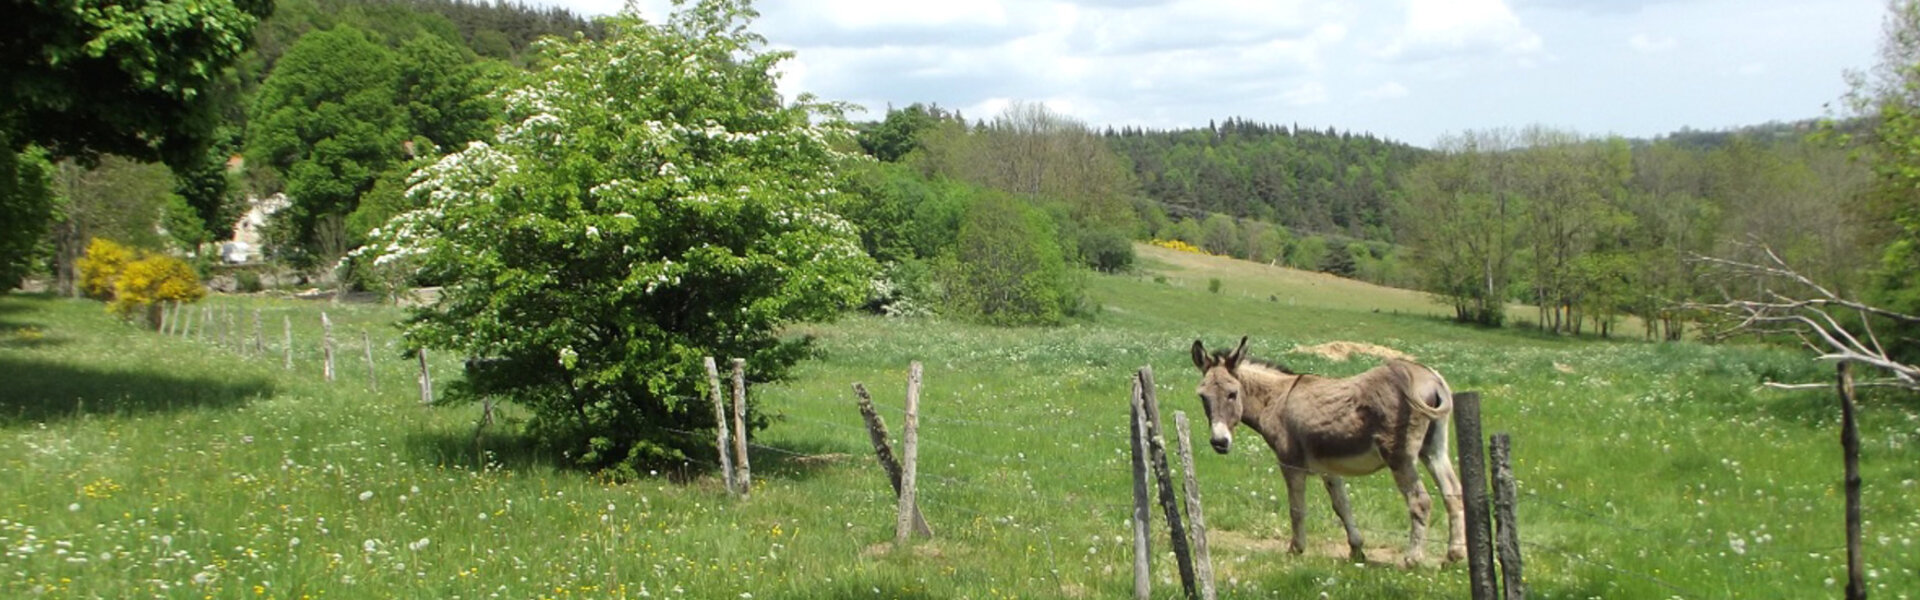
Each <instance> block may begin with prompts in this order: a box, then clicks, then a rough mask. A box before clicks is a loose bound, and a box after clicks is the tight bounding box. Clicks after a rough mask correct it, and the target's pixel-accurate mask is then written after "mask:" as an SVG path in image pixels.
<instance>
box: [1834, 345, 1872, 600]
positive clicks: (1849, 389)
mask: <svg viewBox="0 0 1920 600" xmlns="http://www.w3.org/2000/svg"><path fill="white" fill-rule="evenodd" d="M1836 369H1837V370H1838V379H1839V382H1838V385H1839V387H1840V453H1841V457H1842V458H1841V460H1843V461H1845V463H1846V466H1845V469H1846V470H1845V471H1844V476H1845V477H1846V479H1845V480H1844V482H1845V485H1846V492H1847V600H1866V597H1867V580H1866V578H1865V577H1863V574H1864V572H1865V571H1866V564H1865V563H1866V559H1865V557H1863V556H1861V554H1860V424H1859V423H1858V422H1856V417H1855V415H1854V410H1855V407H1854V404H1853V400H1854V397H1853V364H1852V363H1848V362H1846V361H1840V366H1839V367H1836Z"/></svg>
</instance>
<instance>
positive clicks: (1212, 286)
mask: <svg viewBox="0 0 1920 600" xmlns="http://www.w3.org/2000/svg"><path fill="white" fill-rule="evenodd" d="M1207 292H1208V293H1212V294H1218V293H1220V278H1219V277H1208V278H1207Z"/></svg>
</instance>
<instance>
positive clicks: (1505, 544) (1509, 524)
mask: <svg viewBox="0 0 1920 600" xmlns="http://www.w3.org/2000/svg"><path fill="white" fill-rule="evenodd" d="M1488 453H1489V454H1491V455H1492V458H1493V516H1494V525H1495V526H1496V527H1495V528H1494V544H1493V545H1494V550H1495V553H1496V554H1497V555H1498V557H1499V558H1500V586H1501V587H1502V588H1504V589H1505V592H1506V595H1505V597H1506V599H1507V600H1520V599H1521V598H1525V597H1527V584H1526V582H1525V580H1524V579H1523V578H1522V577H1521V565H1520V521H1519V519H1518V518H1516V516H1515V514H1514V504H1515V503H1516V502H1518V493H1517V490H1516V486H1515V484H1514V481H1513V440H1512V439H1511V438H1510V437H1508V436H1507V434H1505V433H1496V434H1494V435H1493V440H1492V442H1491V443H1490V444H1489V445H1488Z"/></svg>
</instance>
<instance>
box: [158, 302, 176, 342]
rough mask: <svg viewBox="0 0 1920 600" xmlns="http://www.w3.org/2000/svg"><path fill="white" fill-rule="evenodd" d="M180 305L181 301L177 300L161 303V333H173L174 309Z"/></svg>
mask: <svg viewBox="0 0 1920 600" xmlns="http://www.w3.org/2000/svg"><path fill="white" fill-rule="evenodd" d="M178 306H179V303H177V302H166V301H163V302H161V304H160V335H169V334H172V333H173V311H174V310H175V309H176V307H178Z"/></svg>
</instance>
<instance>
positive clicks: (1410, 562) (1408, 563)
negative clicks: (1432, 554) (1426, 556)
mask: <svg viewBox="0 0 1920 600" xmlns="http://www.w3.org/2000/svg"><path fill="white" fill-rule="evenodd" d="M1420 558H1421V557H1420V555H1418V554H1408V555H1406V556H1402V557H1400V567H1401V568H1405V569H1414V568H1418V567H1419V566H1420V562H1421V561H1420Z"/></svg>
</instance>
